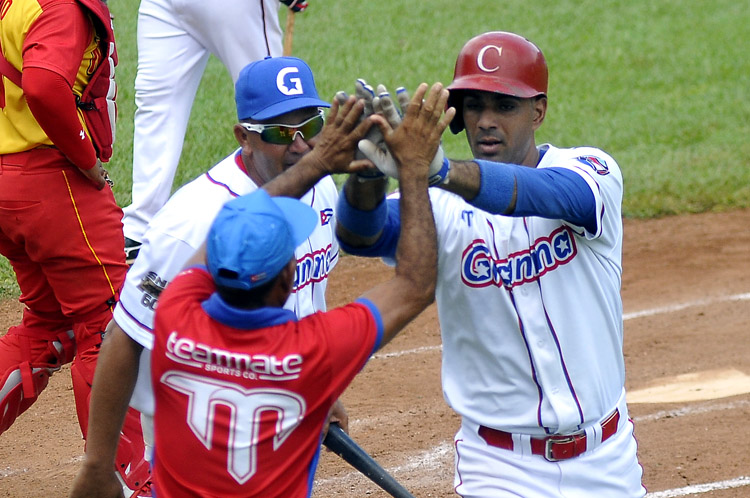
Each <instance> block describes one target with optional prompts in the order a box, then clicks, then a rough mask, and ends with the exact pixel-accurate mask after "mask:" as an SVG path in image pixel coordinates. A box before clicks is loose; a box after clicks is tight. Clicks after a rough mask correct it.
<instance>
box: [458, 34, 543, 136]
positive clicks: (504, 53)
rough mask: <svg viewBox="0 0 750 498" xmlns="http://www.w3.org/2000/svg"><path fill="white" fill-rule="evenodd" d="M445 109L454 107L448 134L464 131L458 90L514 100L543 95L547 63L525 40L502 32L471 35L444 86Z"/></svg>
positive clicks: (537, 49) (460, 98)
mask: <svg viewBox="0 0 750 498" xmlns="http://www.w3.org/2000/svg"><path fill="white" fill-rule="evenodd" d="M448 90H450V97H449V98H448V106H453V107H455V108H456V111H458V112H457V113H456V117H455V118H453V121H452V122H451V125H450V126H451V131H452V132H453V133H458V132H460V131H461V130H463V129H464V120H463V116H462V100H463V99H462V95H461V92H460V90H481V91H485V92H495V93H502V94H505V95H512V96H514V97H521V98H531V97H537V96H539V95H546V94H547V62H546V61H545V60H544V55H543V54H542V51H541V50H539V48H538V47H537V46H536V45H534V44H533V43H531V42H530V41H529V40H527V39H526V38H524V37H522V36H519V35H516V34H513V33H506V32H504V31H490V32H488V33H484V34H481V35H479V36H475V37H474V38H472V39H471V40H469V41H468V42H466V44H465V45H464V46H463V48H462V49H461V52H459V54H458V59H456V69H455V71H454V72H453V83H451V84H450V85H448Z"/></svg>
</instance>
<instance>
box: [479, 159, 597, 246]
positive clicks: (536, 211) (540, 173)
mask: <svg viewBox="0 0 750 498" xmlns="http://www.w3.org/2000/svg"><path fill="white" fill-rule="evenodd" d="M476 163H477V164H478V165H479V171H480V176H481V183H480V188H479V194H478V195H477V196H476V197H475V198H474V200H472V201H470V203H471V204H472V205H474V206H476V207H478V208H480V209H483V210H485V211H487V212H490V213H493V214H502V213H503V212H505V211H506V210H507V209H508V205H509V204H510V201H511V198H512V195H513V185H514V183H515V185H516V189H517V194H516V208H515V210H514V211H513V213H511V214H510V216H518V217H520V216H539V217H542V218H549V219H561V220H565V221H567V222H569V223H572V224H574V225H576V226H580V227H583V228H585V229H586V230H588V231H589V232H596V200H595V199H594V194H593V192H591V188H590V187H589V185H588V183H586V180H584V179H583V178H581V176H580V175H578V174H577V173H575V172H574V171H571V170H569V169H566V168H542V169H538V168H528V167H526V166H518V165H515V164H504V163H493V162H490V161H482V160H477V161H476Z"/></svg>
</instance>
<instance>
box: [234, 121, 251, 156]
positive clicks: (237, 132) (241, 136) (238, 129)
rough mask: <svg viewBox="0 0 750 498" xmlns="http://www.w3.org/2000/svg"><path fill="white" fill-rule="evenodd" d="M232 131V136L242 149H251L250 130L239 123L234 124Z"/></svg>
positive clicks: (244, 150)
mask: <svg viewBox="0 0 750 498" xmlns="http://www.w3.org/2000/svg"><path fill="white" fill-rule="evenodd" d="M233 131H234V138H235V139H236V140H237V143H238V144H240V147H241V148H242V151H243V152H247V153H249V152H250V151H252V146H251V145H250V132H249V131H247V130H246V129H245V128H243V127H242V125H240V124H235V125H234V128H233Z"/></svg>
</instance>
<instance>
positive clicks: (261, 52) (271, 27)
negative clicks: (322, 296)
mask: <svg viewBox="0 0 750 498" xmlns="http://www.w3.org/2000/svg"><path fill="white" fill-rule="evenodd" d="M282 3H285V4H287V5H289V8H290V9H292V10H293V11H295V12H299V11H301V10H304V9H305V8H306V7H307V2H306V1H300V0H284V1H283V2H282ZM279 5H280V4H279V0H215V1H212V2H205V1H196V0H141V3H140V5H139V8H138V26H137V27H138V30H137V31H138V32H137V43H138V71H137V74H136V78H135V103H136V111H135V116H134V135H133V187H132V203H131V204H130V205H129V206H127V207H126V208H125V209H124V210H123V211H124V216H123V224H124V232H125V238H126V244H125V253H126V257H127V260H128V263H132V261H133V259H134V258H135V256H136V255H137V253H138V249H139V247H140V244H141V242H142V238H143V235H144V232H145V231H146V226H147V225H148V223H149V221H151V218H152V217H153V216H154V214H156V212H157V211H158V210H159V209H160V208H161V207H162V206H163V205H164V203H166V202H167V199H168V198H169V195H170V193H171V191H172V182H173V180H174V176H175V172H176V170H177V165H178V163H179V160H180V153H181V151H182V144H183V141H184V138H185V131H186V129H187V125H188V119H189V117H190V110H191V108H192V106H193V100H194V99H195V94H196V92H197V90H198V85H199V84H200V81H201V77H202V76H203V72H204V70H205V68H206V64H207V63H208V59H209V56H210V55H211V54H213V55H214V56H216V57H217V58H218V59H219V60H220V61H221V62H222V63H223V64H224V66H225V67H226V68H227V70H228V71H229V74H230V76H231V77H232V81H237V78H238V76H239V74H240V70H241V69H242V68H243V67H245V66H246V65H247V64H249V63H250V62H252V61H256V60H260V59H262V58H264V57H267V56H272V57H277V56H280V55H281V50H282V31H281V27H280V25H279Z"/></svg>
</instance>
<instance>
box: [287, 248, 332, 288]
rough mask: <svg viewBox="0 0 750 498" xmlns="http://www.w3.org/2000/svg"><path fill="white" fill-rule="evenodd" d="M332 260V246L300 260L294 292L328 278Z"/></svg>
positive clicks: (295, 273)
mask: <svg viewBox="0 0 750 498" xmlns="http://www.w3.org/2000/svg"><path fill="white" fill-rule="evenodd" d="M332 258H333V255H332V254H331V244H328V245H327V246H326V247H324V248H323V249H320V250H318V251H315V252H313V253H312V254H310V253H308V254H305V255H304V256H302V257H301V258H298V259H297V270H296V271H295V272H294V291H295V292H297V291H299V290H300V289H302V288H304V287H305V286H307V285H309V284H311V283H314V282H321V281H323V280H325V279H326V278H328V272H329V271H331V259H332Z"/></svg>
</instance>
